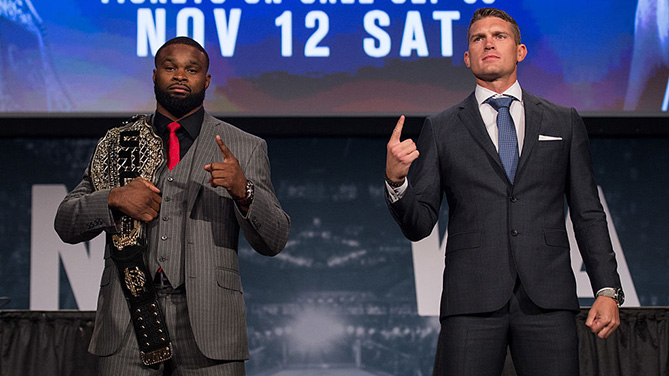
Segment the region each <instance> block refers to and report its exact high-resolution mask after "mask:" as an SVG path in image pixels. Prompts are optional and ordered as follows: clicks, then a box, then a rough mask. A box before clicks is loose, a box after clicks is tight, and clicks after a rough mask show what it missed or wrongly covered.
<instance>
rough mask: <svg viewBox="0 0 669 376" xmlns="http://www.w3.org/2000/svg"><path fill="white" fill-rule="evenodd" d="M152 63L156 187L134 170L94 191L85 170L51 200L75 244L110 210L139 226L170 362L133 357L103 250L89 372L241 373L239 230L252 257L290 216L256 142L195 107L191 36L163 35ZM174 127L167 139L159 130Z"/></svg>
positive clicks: (98, 227) (195, 56)
mask: <svg viewBox="0 0 669 376" xmlns="http://www.w3.org/2000/svg"><path fill="white" fill-rule="evenodd" d="M155 64H156V68H155V69H154V71H153V81H154V84H155V92H156V100H157V109H156V112H155V114H154V115H153V116H152V117H151V119H150V123H152V125H153V128H154V130H155V132H156V134H157V135H159V136H161V137H162V138H163V141H164V145H165V147H167V145H170V147H171V148H173V150H172V151H171V152H172V153H173V154H172V155H171V158H175V160H173V161H172V163H169V162H168V165H169V167H170V168H167V166H164V167H163V168H162V169H161V170H159V172H158V176H157V182H156V184H152V183H150V182H149V181H147V180H144V179H142V178H140V177H138V178H135V179H134V180H132V181H131V182H130V183H128V184H126V185H124V186H122V187H117V188H112V189H102V190H97V191H95V190H94V189H93V182H92V181H91V167H90V166H89V168H88V169H87V170H86V172H85V173H84V177H83V180H82V181H81V183H79V185H78V186H77V187H76V188H74V190H73V191H72V192H70V193H69V194H68V195H67V196H66V197H65V199H64V200H63V202H62V203H61V205H60V207H59V209H58V213H57V216H56V220H55V228H56V231H57V232H58V234H59V235H60V237H61V238H62V239H63V240H64V241H66V242H69V243H76V242H81V241H86V240H89V239H91V238H93V237H95V236H97V235H98V234H100V233H101V232H102V231H105V232H107V233H114V232H115V222H116V220H117V219H118V218H119V216H121V215H127V216H130V217H132V218H135V219H138V220H141V221H143V222H145V223H146V225H145V226H146V233H147V242H148V246H147V251H146V253H145V255H144V262H145V264H146V266H147V269H148V270H150V271H151V272H152V273H155V280H154V281H153V283H154V284H155V287H156V290H157V297H158V302H159V305H160V306H161V309H162V313H163V315H164V320H165V323H166V326H167V329H168V332H169V336H170V338H171V341H172V345H173V357H172V359H170V360H168V361H166V362H162V363H158V364H156V365H154V366H152V367H149V366H145V365H144V364H142V362H140V357H139V350H138V343H137V339H136V338H135V333H134V330H133V325H131V319H130V314H129V311H128V305H127V304H126V300H125V298H124V295H123V292H122V288H121V283H120V281H119V276H118V273H117V271H116V267H115V266H114V263H113V262H112V260H111V259H110V249H109V248H110V247H109V245H108V246H107V249H106V252H105V269H104V272H103V275H102V280H101V287H100V294H99V299H98V308H97V314H96V320H95V329H94V332H93V337H92V340H91V344H90V348H89V351H91V352H92V353H93V354H96V355H99V356H100V358H99V359H100V363H99V368H100V375H160V374H172V373H174V374H179V375H244V374H245V371H244V360H245V359H248V356H249V352H248V345H247V334H246V317H245V314H246V313H245V305H244V299H243V295H242V291H243V290H242V285H241V279H240V275H239V260H238V255H237V245H238V240H239V231H240V228H241V231H242V232H243V233H244V235H245V237H246V239H247V240H248V242H249V243H250V244H251V246H252V247H253V248H254V249H255V250H256V251H257V252H259V253H261V254H263V255H267V256H274V255H276V254H278V253H279V252H280V251H281V250H282V249H283V248H284V246H285V244H286V241H287V239H288V234H289V232H290V219H289V217H288V215H287V214H286V213H285V212H284V211H283V210H282V209H281V206H280V204H279V202H278V200H277V198H276V196H275V194H274V190H273V187H272V183H271V180H270V166H269V160H268V157H267V145H266V143H265V141H264V140H262V139H260V138H258V137H255V136H252V135H250V134H247V133H245V132H243V131H241V130H239V129H237V128H235V127H233V126H232V125H230V124H227V123H225V122H223V121H220V120H218V119H216V118H214V117H213V116H211V115H209V114H208V113H207V112H205V111H204V108H203V101H204V94H205V91H206V89H207V87H208V86H209V81H210V77H211V76H210V74H208V68H209V57H208V55H207V53H206V51H205V50H204V49H203V48H202V47H201V46H200V45H199V44H198V43H197V42H195V41H193V40H192V39H190V38H186V37H178V38H174V39H172V40H169V41H168V42H167V43H165V45H163V46H162V47H161V48H160V49H159V50H158V52H157V53H156V57H155ZM174 122H176V123H178V125H177V126H176V128H178V129H177V130H176V131H174V134H173V135H172V136H173V138H174V136H176V138H177V139H178V143H173V141H174V140H173V138H172V139H170V131H169V130H168V129H171V128H174V126H173V124H171V123H174ZM177 144H178V146H177V147H176V149H174V145H177ZM177 161H178V163H176V162H177ZM172 164H176V166H172Z"/></svg>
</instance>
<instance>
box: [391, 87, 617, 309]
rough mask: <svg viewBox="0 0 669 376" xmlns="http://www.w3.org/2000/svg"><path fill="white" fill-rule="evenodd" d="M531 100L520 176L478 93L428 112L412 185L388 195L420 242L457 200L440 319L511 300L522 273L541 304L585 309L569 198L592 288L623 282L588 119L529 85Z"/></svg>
mask: <svg viewBox="0 0 669 376" xmlns="http://www.w3.org/2000/svg"><path fill="white" fill-rule="evenodd" d="M523 101H524V103H525V106H524V107H525V142H524V145H523V150H522V153H521V156H520V160H519V163H518V170H517V171H516V176H515V178H514V184H511V182H510V181H509V179H508V178H507V176H506V173H505V171H504V167H503V166H502V162H501V160H500V158H499V154H498V153H497V151H496V150H495V146H494V144H493V143H492V141H491V140H490V136H489V135H488V133H487V132H486V130H485V125H484V123H483V119H482V118H481V113H480V112H479V109H478V103H477V102H476V97H475V95H474V93H472V94H471V95H470V96H469V97H468V98H467V99H465V100H464V101H463V102H462V103H460V104H458V105H456V106H453V107H451V108H450V109H448V110H446V111H444V112H442V113H440V114H437V115H435V116H431V117H428V118H427V119H426V120H425V124H424V125H423V129H422V131H421V135H420V137H419V139H418V142H417V146H418V150H419V151H420V157H419V158H418V159H417V160H416V161H415V162H414V164H413V165H412V166H411V171H410V173H409V177H408V180H409V186H408V188H407V190H406V192H405V194H404V196H403V197H402V199H400V200H399V201H397V202H395V203H391V202H390V201H389V200H388V201H387V202H388V206H389V209H390V212H391V214H392V215H393V217H394V219H395V220H396V221H397V223H398V224H399V225H400V228H401V229H402V232H403V233H404V235H405V236H406V237H407V238H409V239H410V240H413V241H417V240H420V239H422V238H424V237H426V236H428V235H429V234H430V233H431V231H432V229H433V227H434V225H435V223H436V222H437V217H438V214H439V207H440V206H441V200H442V197H443V196H445V197H446V200H447V201H448V207H449V213H448V238H447V242H446V258H445V270H444V276H443V293H442V297H441V317H446V316H452V315H460V314H472V313H482V312H493V311H496V310H498V309H500V308H502V307H503V306H504V304H506V302H508V301H509V299H510V297H511V295H512V293H513V287H514V284H515V282H516V278H520V281H521V282H522V284H523V287H524V288H525V290H526V291H527V294H528V295H529V297H530V298H531V299H532V301H533V302H534V303H535V304H537V305H538V306H540V307H542V308H546V309H563V310H578V298H577V295H576V281H575V279H574V274H573V272H572V268H571V260H570V249H569V240H568V238H567V230H566V228H565V207H564V203H565V198H566V200H567V203H568V204H569V208H570V210H571V219H572V222H573V224H574V230H575V234H576V240H577V242H578V246H579V250H580V252H581V255H582V256H583V261H584V262H585V266H586V269H587V272H588V276H589V278H590V282H591V284H592V287H593V290H594V291H597V290H599V289H600V288H602V287H620V278H619V276H618V273H617V272H616V267H617V264H616V260H615V254H614V253H613V247H612V246H611V240H610V237H609V232H608V227H607V223H606V215H605V214H604V210H603V208H602V205H601V203H600V201H599V196H598V192H597V186H596V184H595V180H594V172H593V169H592V160H591V157H590V149H589V143H588V134H587V131H586V128H585V125H584V124H583V120H582V119H581V117H580V116H579V115H578V114H577V113H576V110H574V109H573V108H572V109H570V108H566V107H561V106H558V105H556V104H553V103H551V102H549V101H546V100H544V99H541V98H538V97H535V96H533V95H531V94H529V93H528V92H525V91H523ZM540 135H544V136H552V137H553V139H552V140H550V141H540V140H539V139H540V137H539V136H540Z"/></svg>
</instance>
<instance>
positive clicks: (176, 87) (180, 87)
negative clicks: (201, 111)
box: [167, 84, 190, 94]
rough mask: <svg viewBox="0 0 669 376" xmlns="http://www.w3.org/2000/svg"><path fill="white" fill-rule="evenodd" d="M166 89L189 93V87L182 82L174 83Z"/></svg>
mask: <svg viewBox="0 0 669 376" xmlns="http://www.w3.org/2000/svg"><path fill="white" fill-rule="evenodd" d="M167 90H170V91H171V92H173V93H183V94H186V93H190V88H189V87H188V86H186V85H182V84H174V85H170V86H168V87H167Z"/></svg>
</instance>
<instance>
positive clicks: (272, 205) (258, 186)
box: [235, 140, 290, 256]
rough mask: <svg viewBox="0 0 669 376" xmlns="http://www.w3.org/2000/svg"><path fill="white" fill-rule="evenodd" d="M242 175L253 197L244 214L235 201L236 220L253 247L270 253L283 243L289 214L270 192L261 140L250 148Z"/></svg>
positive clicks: (278, 249) (284, 244)
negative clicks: (247, 182)
mask: <svg viewBox="0 0 669 376" xmlns="http://www.w3.org/2000/svg"><path fill="white" fill-rule="evenodd" d="M245 175H246V179H248V180H250V181H252V182H253V184H254V197H253V201H252V202H251V205H250V206H249V210H248V211H247V213H246V215H243V214H242V213H241V212H240V211H239V208H238V207H237V205H235V215H236V217H237V221H238V222H239V224H240V227H241V228H242V232H243V233H244V236H245V237H246V240H247V241H248V242H249V244H250V245H251V246H252V247H253V249H255V250H256V251H258V252H259V253H261V254H263V255H267V256H274V255H276V254H278V253H279V252H281V250H283V248H284V247H285V246H286V242H287V241H288V235H289V234H290V217H289V216H288V214H286V213H285V212H284V211H283V209H282V208H281V205H280V204H279V200H278V199H277V197H276V195H275V193H274V188H273V186H272V181H271V178H270V164H269V158H268V157H267V143H266V142H265V141H264V140H260V142H259V143H257V144H256V147H255V148H254V150H253V151H252V152H251V156H250V158H249V160H248V162H247V164H246V166H245Z"/></svg>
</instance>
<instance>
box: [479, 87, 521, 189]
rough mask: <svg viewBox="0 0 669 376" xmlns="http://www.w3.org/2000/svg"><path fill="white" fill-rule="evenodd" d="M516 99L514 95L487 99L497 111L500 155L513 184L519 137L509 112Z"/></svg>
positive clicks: (516, 165)
mask: <svg viewBox="0 0 669 376" xmlns="http://www.w3.org/2000/svg"><path fill="white" fill-rule="evenodd" d="M515 99H516V98H513V97H500V98H492V97H490V98H488V99H486V101H485V102H486V103H488V104H490V105H491V106H492V108H494V109H495V110H496V111H497V128H498V129H499V132H498V141H499V145H498V147H499V157H500V159H501V160H502V165H503V166H504V170H506V176H508V177H509V180H510V181H511V184H513V178H514V177H515V176H516V168H517V167H518V137H516V126H515V125H514V124H513V119H512V118H511V113H510V112H509V107H510V106H511V102H513V101H514V100H515Z"/></svg>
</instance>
